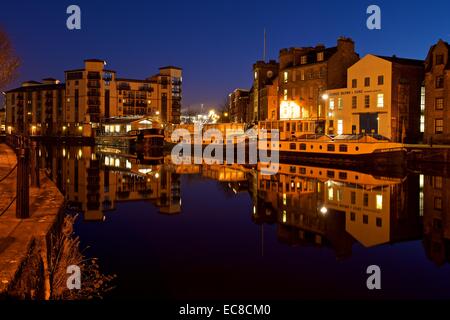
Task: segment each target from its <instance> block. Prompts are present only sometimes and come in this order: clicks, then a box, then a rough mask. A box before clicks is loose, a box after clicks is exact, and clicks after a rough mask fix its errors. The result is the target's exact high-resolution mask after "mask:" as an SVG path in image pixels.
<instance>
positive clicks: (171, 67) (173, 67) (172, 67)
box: [159, 66, 183, 70]
mask: <svg viewBox="0 0 450 320" xmlns="http://www.w3.org/2000/svg"><path fill="white" fill-rule="evenodd" d="M163 69H177V70H183V69H182V68H179V67H175V66H166V67H161V68H159V70H163Z"/></svg>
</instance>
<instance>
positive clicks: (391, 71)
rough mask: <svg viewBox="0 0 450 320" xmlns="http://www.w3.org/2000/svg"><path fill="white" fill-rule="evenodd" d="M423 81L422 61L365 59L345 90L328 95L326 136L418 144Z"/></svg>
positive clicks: (355, 68)
mask: <svg viewBox="0 0 450 320" xmlns="http://www.w3.org/2000/svg"><path fill="white" fill-rule="evenodd" d="M423 77H424V69H423V61H422V60H412V59H403V58H398V57H395V56H393V57H382V56H374V55H371V54H369V55H366V56H365V57H364V58H362V59H361V60H359V61H358V62H357V63H355V64H354V65H353V66H351V67H350V68H349V69H348V76H347V85H346V87H344V88H341V89H335V90H328V91H327V97H326V98H327V99H326V105H327V110H326V113H327V120H328V121H327V124H326V125H327V126H326V128H327V130H326V132H327V133H328V134H356V133H367V134H380V135H382V136H385V137H386V138H388V139H391V140H392V141H396V142H408V143H414V142H417V141H418V140H419V137H420V130H419V129H420V109H421V93H422V90H421V89H422V83H423Z"/></svg>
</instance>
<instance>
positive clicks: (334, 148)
mask: <svg viewBox="0 0 450 320" xmlns="http://www.w3.org/2000/svg"><path fill="white" fill-rule="evenodd" d="M327 150H328V151H334V150H336V147H335V145H334V144H329V145H328V146H327Z"/></svg>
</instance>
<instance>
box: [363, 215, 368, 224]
mask: <svg viewBox="0 0 450 320" xmlns="http://www.w3.org/2000/svg"><path fill="white" fill-rule="evenodd" d="M363 223H364V224H369V216H368V215H366V214H365V215H363Z"/></svg>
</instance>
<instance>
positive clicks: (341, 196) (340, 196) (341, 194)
mask: <svg viewBox="0 0 450 320" xmlns="http://www.w3.org/2000/svg"><path fill="white" fill-rule="evenodd" d="M337 201H338V202H342V201H344V191H343V190H341V189H338V190H337Z"/></svg>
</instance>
